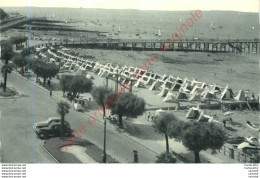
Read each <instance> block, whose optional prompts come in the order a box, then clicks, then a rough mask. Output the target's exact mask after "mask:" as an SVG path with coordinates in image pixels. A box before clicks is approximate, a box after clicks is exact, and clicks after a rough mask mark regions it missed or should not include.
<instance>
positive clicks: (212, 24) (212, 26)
mask: <svg viewBox="0 0 260 178" xmlns="http://www.w3.org/2000/svg"><path fill="white" fill-rule="evenodd" d="M210 27H211V28H212V29H213V30H214V29H215V27H214V23H213V21H212V22H211V25H210Z"/></svg>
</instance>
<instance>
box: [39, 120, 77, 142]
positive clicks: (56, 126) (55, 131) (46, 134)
mask: <svg viewBox="0 0 260 178" xmlns="http://www.w3.org/2000/svg"><path fill="white" fill-rule="evenodd" d="M34 131H35V134H36V135H37V137H39V138H41V139H46V138H50V137H60V136H61V123H55V122H53V123H51V124H50V125H49V126H47V127H37V128H36V129H35V130H34ZM63 133H64V136H65V137H69V136H71V135H72V130H71V129H70V126H69V125H68V124H64V132H63Z"/></svg>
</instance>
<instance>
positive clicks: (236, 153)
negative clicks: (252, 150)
mask: <svg viewBox="0 0 260 178" xmlns="http://www.w3.org/2000/svg"><path fill="white" fill-rule="evenodd" d="M219 151H220V152H221V153H223V154H224V155H225V156H228V157H229V158H231V159H235V160H237V161H238V162H241V163H254V162H255V161H257V160H255V158H254V157H252V156H250V155H247V154H245V153H243V152H242V151H240V150H238V149H236V148H232V147H228V146H226V145H224V146H223V147H222V148H221V149H220V150H219Z"/></svg>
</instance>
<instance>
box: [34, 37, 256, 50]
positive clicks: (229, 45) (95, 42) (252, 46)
mask: <svg viewBox="0 0 260 178" xmlns="http://www.w3.org/2000/svg"><path fill="white" fill-rule="evenodd" d="M50 45H54V46H57V45H59V46H60V45H62V46H67V47H78V48H92V49H95V48H98V49H100V48H101V49H118V50H143V51H162V52H163V51H198V52H259V51H260V41H259V40H221V41H219V40H218V41H214V40H204V41H199V40H185V41H181V42H180V43H173V44H172V43H167V42H165V41H163V40H157V39H155V40H154V39H153V40H142V39H89V40H81V39H80V40H79V41H63V42H49V43H46V44H41V45H36V46H34V47H40V46H50Z"/></svg>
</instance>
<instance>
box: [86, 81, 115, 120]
mask: <svg viewBox="0 0 260 178" xmlns="http://www.w3.org/2000/svg"><path fill="white" fill-rule="evenodd" d="M110 94H112V90H110V89H108V88H106V87H103V86H101V87H93V88H92V90H91V95H92V97H93V98H94V100H95V101H96V102H97V104H98V105H100V106H102V107H103V117H105V113H106V112H105V109H106V107H105V103H106V101H107V98H108V96H110Z"/></svg>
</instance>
